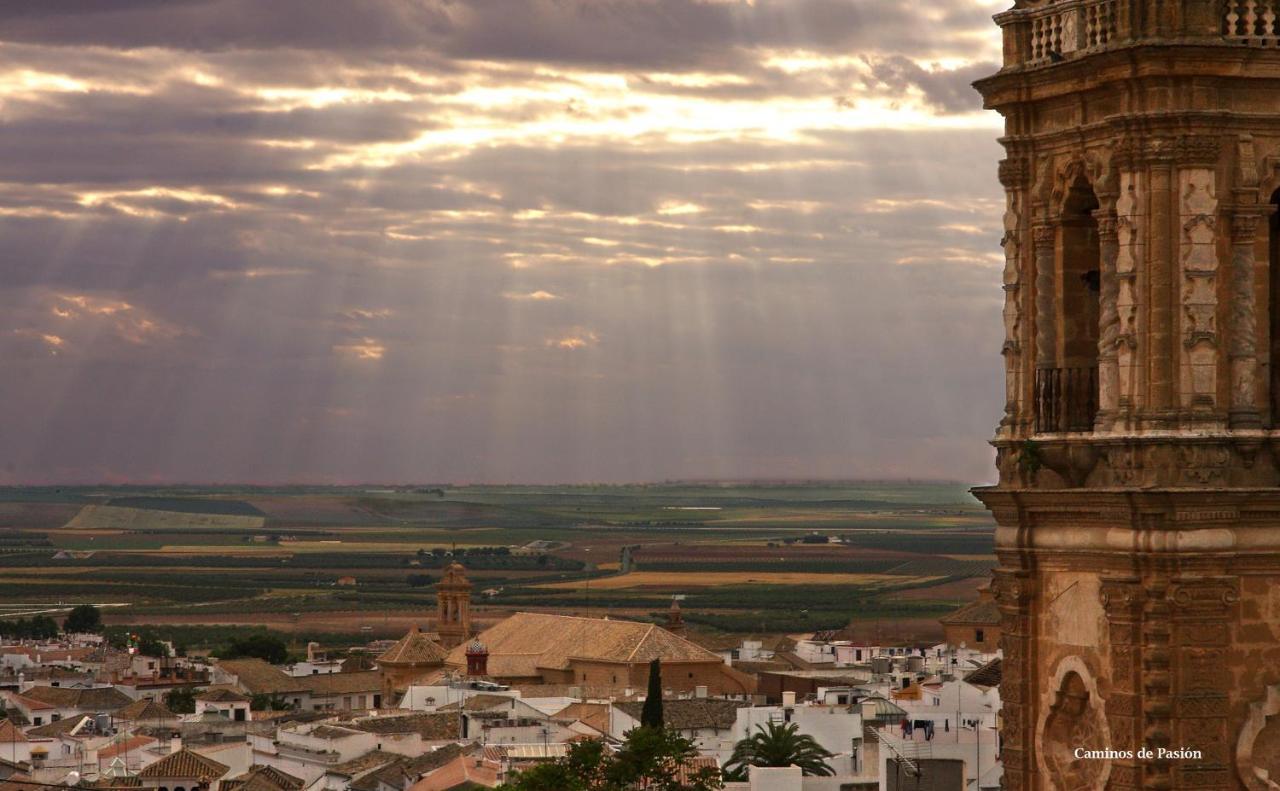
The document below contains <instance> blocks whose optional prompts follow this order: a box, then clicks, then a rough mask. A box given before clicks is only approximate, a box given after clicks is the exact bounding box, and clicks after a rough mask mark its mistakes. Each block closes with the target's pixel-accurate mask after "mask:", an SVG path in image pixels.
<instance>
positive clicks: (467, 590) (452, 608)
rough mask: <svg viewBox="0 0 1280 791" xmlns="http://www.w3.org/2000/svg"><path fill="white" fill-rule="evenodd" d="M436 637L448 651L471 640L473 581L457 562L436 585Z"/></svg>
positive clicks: (450, 566)
mask: <svg viewBox="0 0 1280 791" xmlns="http://www.w3.org/2000/svg"><path fill="white" fill-rule="evenodd" d="M436 634H438V635H440V645H442V646H444V647H445V648H453V647H454V646H458V645H462V644H463V643H464V642H466V640H467V638H468V637H470V636H471V581H470V580H468V579H467V573H466V569H465V568H463V566H462V564H461V563H459V562H458V561H456V560H455V561H454V562H452V563H450V564H449V566H448V567H447V568H446V569H445V570H444V577H442V578H441V580H440V581H439V582H437V583H436Z"/></svg>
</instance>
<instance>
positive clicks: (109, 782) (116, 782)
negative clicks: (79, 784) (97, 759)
mask: <svg viewBox="0 0 1280 791" xmlns="http://www.w3.org/2000/svg"><path fill="white" fill-rule="evenodd" d="M84 785H85V786H87V787H89V788H93V789H97V791H106V790H107V789H111V788H142V781H141V780H139V779H138V778H136V777H99V778H98V779H97V780H93V781H91V782H88V783H84Z"/></svg>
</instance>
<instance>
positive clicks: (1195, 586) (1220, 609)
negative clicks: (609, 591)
mask: <svg viewBox="0 0 1280 791" xmlns="http://www.w3.org/2000/svg"><path fill="white" fill-rule="evenodd" d="M1169 600H1170V601H1171V602H1173V606H1174V607H1175V608H1176V609H1177V610H1178V611H1181V612H1186V613H1194V614H1199V615H1221V614H1224V613H1226V612H1227V610H1228V609H1230V607H1231V605H1233V604H1235V603H1236V602H1238V601H1240V581H1239V580H1238V579H1236V578H1234V577H1205V578H1202V579H1186V578H1183V579H1181V580H1178V581H1177V582H1175V583H1174V584H1173V585H1172V586H1170V588H1169Z"/></svg>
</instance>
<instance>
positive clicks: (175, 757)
mask: <svg viewBox="0 0 1280 791" xmlns="http://www.w3.org/2000/svg"><path fill="white" fill-rule="evenodd" d="M230 768H231V767H229V766H227V765H226V764H221V763H218V762H217V761H215V760H213V759H212V758H206V757H205V756H203V755H201V754H200V753H197V752H192V751H191V750H188V749H185V748H184V749H181V750H178V751H177V752H176V753H169V754H168V755H166V756H165V757H163V758H161V759H160V760H159V761H156V762H155V763H153V764H149V765H148V766H147V767H145V768H144V769H143V770H142V771H141V772H139V773H138V777H143V778H169V777H183V778H188V777H189V778H194V779H199V778H202V777H207V778H210V779H212V780H217V779H218V778H220V777H222V776H223V775H225V774H226V773H227V770H229V769H230Z"/></svg>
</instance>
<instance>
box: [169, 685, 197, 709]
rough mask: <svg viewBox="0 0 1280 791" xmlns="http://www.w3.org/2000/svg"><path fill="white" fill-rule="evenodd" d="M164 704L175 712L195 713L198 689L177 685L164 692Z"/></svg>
mask: <svg viewBox="0 0 1280 791" xmlns="http://www.w3.org/2000/svg"><path fill="white" fill-rule="evenodd" d="M164 705H166V706H168V707H169V711H172V712H173V713H174V714H195V712H196V690H194V689H187V688H186V687H177V688H175V689H171V690H169V691H168V692H166V693H164Z"/></svg>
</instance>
